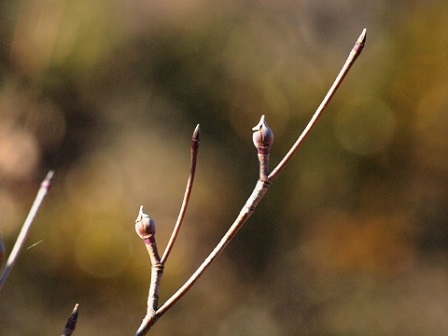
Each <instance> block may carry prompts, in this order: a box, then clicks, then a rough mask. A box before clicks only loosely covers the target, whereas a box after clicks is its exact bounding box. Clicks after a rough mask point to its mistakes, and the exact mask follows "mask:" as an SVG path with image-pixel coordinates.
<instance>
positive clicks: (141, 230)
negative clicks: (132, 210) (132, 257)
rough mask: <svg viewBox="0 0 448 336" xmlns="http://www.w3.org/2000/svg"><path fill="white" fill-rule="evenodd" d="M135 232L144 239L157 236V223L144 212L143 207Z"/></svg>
mask: <svg viewBox="0 0 448 336" xmlns="http://www.w3.org/2000/svg"><path fill="white" fill-rule="evenodd" d="M135 232H137V234H138V235H139V236H140V238H142V239H148V238H150V237H151V236H154V235H155V234H156V223H154V221H153V220H152V219H151V218H150V217H149V216H148V215H147V214H145V213H144V212H143V206H141V207H140V211H139V213H138V216H137V219H136V220H135Z"/></svg>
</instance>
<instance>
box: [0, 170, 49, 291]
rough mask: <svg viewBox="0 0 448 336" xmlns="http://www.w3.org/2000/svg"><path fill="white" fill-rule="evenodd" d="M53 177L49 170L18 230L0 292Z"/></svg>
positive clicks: (2, 278) (1, 278) (0, 283)
mask: <svg viewBox="0 0 448 336" xmlns="http://www.w3.org/2000/svg"><path fill="white" fill-rule="evenodd" d="M53 175H54V172H53V171H52V170H50V171H49V172H48V174H47V176H46V177H45V179H44V180H43V181H42V183H41V185H40V188H39V191H38V192H37V195H36V198H35V200H34V203H33V205H32V206H31V209H30V211H29V213H28V216H27V218H26V220H25V222H24V223H23V225H22V229H21V230H20V233H19V236H18V237H17V240H16V243H15V244H14V247H13V249H12V251H11V254H10V255H9V258H8V261H7V262H6V266H5V269H4V270H3V273H2V274H1V276H0V290H1V289H2V287H3V285H4V283H5V281H6V279H7V278H8V275H9V273H10V272H11V270H12V268H13V267H14V264H15V263H16V261H17V257H18V256H19V253H20V251H21V250H22V247H23V244H24V243H25V239H26V237H27V235H28V231H29V229H30V227H31V224H32V223H33V221H34V218H35V217H36V214H37V212H38V211H39V208H40V206H41V205H42V202H43V200H44V198H45V196H46V195H47V193H48V190H49V189H50V187H51V179H52V177H53Z"/></svg>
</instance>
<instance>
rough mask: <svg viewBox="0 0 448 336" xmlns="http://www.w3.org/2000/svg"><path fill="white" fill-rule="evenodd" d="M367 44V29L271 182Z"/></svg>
mask: <svg viewBox="0 0 448 336" xmlns="http://www.w3.org/2000/svg"><path fill="white" fill-rule="evenodd" d="M365 42H366V28H364V29H363V31H362V33H361V35H360V36H359V38H358V40H357V41H356V43H355V46H354V47H353V49H352V51H351V52H350V54H349V55H348V58H347V60H346V61H345V63H344V65H343V66H342V69H341V71H340V72H339V74H338V76H337V77H336V79H335V81H334V82H333V85H332V86H331V88H330V90H328V93H327V95H326V96H325V98H324V99H323V100H322V103H321V104H320V105H319V107H318V108H317V110H316V112H314V114H313V116H312V118H311V119H310V121H309V122H308V125H307V126H306V127H305V129H304V130H303V132H302V134H300V136H299V138H298V139H297V141H296V142H295V143H294V145H293V146H292V147H291V149H290V150H289V152H288V153H287V154H286V155H285V157H284V158H283V159H282V161H280V163H279V164H278V165H277V167H276V168H275V169H274V170H273V171H272V172H271V174H270V175H269V177H268V179H269V180H270V181H272V180H273V179H274V178H276V177H277V175H278V174H279V173H280V171H281V170H282V169H283V168H284V167H285V165H286V164H287V163H288V161H289V160H290V159H291V158H292V157H293V156H294V154H295V153H296V151H297V149H298V148H299V147H300V145H301V144H302V142H303V140H305V138H306V137H307V136H308V134H309V133H310V131H311V130H312V129H313V127H314V125H315V124H316V122H317V120H318V119H319V117H320V116H321V115H322V112H323V111H324V110H325V108H326V107H327V105H328V103H329V102H330V100H331V98H333V96H334V94H335V93H336V91H337V89H338V88H339V86H340V85H341V83H342V81H343V80H344V78H345V76H346V75H347V73H348V71H349V70H350V68H351V67H352V65H353V63H355V61H356V59H357V58H358V56H359V55H360V54H361V52H362V50H363V48H364V44H365Z"/></svg>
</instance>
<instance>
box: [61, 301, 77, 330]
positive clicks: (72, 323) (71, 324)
mask: <svg viewBox="0 0 448 336" xmlns="http://www.w3.org/2000/svg"><path fill="white" fill-rule="evenodd" d="M78 309H79V304H78V303H77V304H76V305H75V308H73V311H72V313H71V314H70V317H69V318H68V320H67V324H66V325H65V327H64V330H63V331H62V334H61V336H70V335H72V334H73V331H75V328H76V323H77V322H78Z"/></svg>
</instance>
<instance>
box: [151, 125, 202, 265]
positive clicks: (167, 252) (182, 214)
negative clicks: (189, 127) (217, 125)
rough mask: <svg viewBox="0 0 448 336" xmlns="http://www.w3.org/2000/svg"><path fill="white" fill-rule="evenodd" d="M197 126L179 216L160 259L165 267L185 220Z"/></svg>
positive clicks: (192, 173) (198, 139)
mask: <svg viewBox="0 0 448 336" xmlns="http://www.w3.org/2000/svg"><path fill="white" fill-rule="evenodd" d="M199 131H200V129H199V124H198V125H197V126H196V128H195V130H194V132H193V136H192V138H191V154H190V175H189V176H188V181H187V187H186V189H185V195H184V199H183V201H182V206H181V208H180V212H179V216H178V217H177V221H176V224H175V226H174V230H173V233H172V234H171V237H170V240H169V241H168V244H167V246H166V248H165V252H164V253H163V256H162V259H161V260H160V263H161V264H162V265H165V263H166V260H167V259H168V256H169V255H170V253H171V250H172V249H173V246H174V243H175V241H176V238H177V235H178V234H179V231H180V227H181V226H182V222H183V220H184V218H185V213H186V211H187V206H188V201H189V200H190V195H191V190H192V188H193V182H194V176H195V174H196V163H197V157H198V152H199V142H200V138H199Z"/></svg>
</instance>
